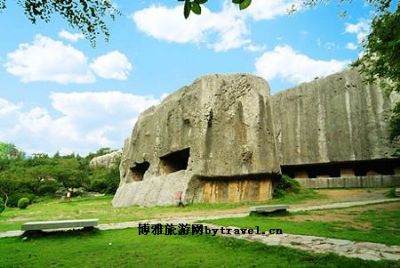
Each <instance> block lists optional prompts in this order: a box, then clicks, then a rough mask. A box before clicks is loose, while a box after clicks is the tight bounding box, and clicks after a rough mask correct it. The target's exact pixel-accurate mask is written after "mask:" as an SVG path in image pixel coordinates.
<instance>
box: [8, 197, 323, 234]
mask: <svg viewBox="0 0 400 268" xmlns="http://www.w3.org/2000/svg"><path fill="white" fill-rule="evenodd" d="M324 198H326V197H325V196H323V195H320V194H318V193H316V192H315V191H311V190H303V191H302V192H301V193H300V194H292V195H287V196H286V197H284V198H281V199H274V200H270V201H268V202H248V203H232V204H193V205H189V206H186V207H184V208H179V207H176V206H165V207H138V206H131V207H127V208H114V207H112V205H111V200H112V196H104V197H95V198H93V197H92V198H74V199H72V200H71V201H62V200H55V199H53V200H47V201H43V202H40V203H34V204H32V205H31V206H29V207H28V208H27V209H25V210H21V209H18V208H7V209H6V210H5V211H4V212H3V213H1V214H0V232H3V231H8V230H19V229H20V227H21V224H22V223H23V222H26V221H37V220H61V219H83V218H98V219H99V220H100V223H115V222H125V221H137V220H142V219H152V218H160V217H169V216H171V215H173V216H185V215H189V214H193V213H199V214H201V213H202V212H204V213H203V214H206V213H207V212H210V211H219V210H227V209H235V208H240V207H248V206H251V205H261V204H277V203H286V204H293V203H301V202H303V201H306V200H312V199H324Z"/></svg>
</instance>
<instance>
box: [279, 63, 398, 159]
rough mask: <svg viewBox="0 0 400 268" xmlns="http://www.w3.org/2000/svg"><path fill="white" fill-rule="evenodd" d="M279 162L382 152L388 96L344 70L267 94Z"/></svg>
mask: <svg viewBox="0 0 400 268" xmlns="http://www.w3.org/2000/svg"><path fill="white" fill-rule="evenodd" d="M272 107H273V108H272V110H273V121H274V127H275V137H276V140H277V146H278V150H277V151H278V154H279V159H280V161H281V165H293V164H309V163H326V162H335V161H336V162H338V161H340V162H344V161H353V160H370V159H381V158H388V157H390V156H391V155H392V154H393V148H392V146H390V144H389V139H388V127H387V122H388V118H389V117H390V109H391V102H390V99H389V98H387V97H385V96H384V94H383V92H382V90H380V89H379V88H377V87H376V86H374V85H365V84H363V83H362V79H361V76H360V75H359V74H358V72H357V71H356V70H346V71H344V72H341V73H337V74H334V75H331V76H328V77H326V78H323V79H319V80H315V81H313V82H310V83H303V84H301V85H299V86H297V87H294V88H292V89H289V90H285V91H283V92H280V93H278V94H276V95H274V96H272Z"/></svg>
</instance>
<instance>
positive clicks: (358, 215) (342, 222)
mask: <svg viewBox="0 0 400 268" xmlns="http://www.w3.org/2000/svg"><path fill="white" fill-rule="evenodd" d="M207 222H209V223H213V224H218V225H223V226H237V227H243V228H244V227H247V228H254V226H260V229H261V230H263V231H265V230H269V229H271V228H280V229H282V230H283V232H284V233H290V234H302V235H315V236H324V237H333V238H341V239H348V240H355V241H369V242H377V243H384V244H391V245H400V202H394V203H388V204H380V205H369V206H363V207H355V208H354V207H353V208H346V209H330V210H320V211H309V212H303V213H291V214H289V215H287V216H276V217H275V216H248V217H245V218H232V219H219V220H209V221H207Z"/></svg>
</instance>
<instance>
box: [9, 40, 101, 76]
mask: <svg viewBox="0 0 400 268" xmlns="http://www.w3.org/2000/svg"><path fill="white" fill-rule="evenodd" d="M4 67H5V68H6V70H7V72H9V73H10V74H12V75H15V76H18V77H20V78H21V81H22V82H24V83H28V82H33V81H52V82H57V83H61V84H67V83H93V82H94V81H95V76H94V75H93V74H92V72H91V71H90V69H89V68H88V63H87V57H86V56H85V55H84V53H83V52H81V51H79V50H77V49H75V48H73V47H72V46H70V45H65V44H63V43H62V42H61V41H55V40H53V39H51V38H49V37H45V36H42V35H36V36H35V39H34V40H33V42H32V43H23V44H20V45H19V46H18V49H17V50H15V51H14V52H11V53H9V54H8V55H7V62H6V63H5V65H4Z"/></svg>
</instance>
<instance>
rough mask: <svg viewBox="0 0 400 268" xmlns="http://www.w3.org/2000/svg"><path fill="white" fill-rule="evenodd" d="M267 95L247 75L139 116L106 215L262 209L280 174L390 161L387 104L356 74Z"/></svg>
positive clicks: (205, 80) (206, 85) (218, 80)
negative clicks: (185, 207)
mask: <svg viewBox="0 0 400 268" xmlns="http://www.w3.org/2000/svg"><path fill="white" fill-rule="evenodd" d="M269 91H270V89H269V86H268V84H267V82H266V81H264V80H263V79H261V78H259V77H256V76H253V75H244V74H237V75H209V76H204V77H202V78H200V79H197V80H196V81H194V82H193V84H192V85H190V86H185V87H183V88H181V89H180V90H178V91H177V92H175V93H173V94H171V95H170V96H168V97H167V98H166V99H164V101H163V102H162V103H161V104H160V105H158V106H156V107H152V108H150V109H148V110H146V111H145V112H144V113H142V114H141V116H140V117H139V119H138V121H137V123H136V125H135V127H134V129H133V132H132V135H131V137H130V138H129V139H127V140H126V142H125V145H124V149H123V153H122V159H121V165H120V173H121V181H120V186H119V188H118V190H117V193H116V195H115V197H114V199H113V205H114V206H127V205H131V204H139V205H154V204H158V205H164V204H174V203H175V202H176V201H177V200H176V197H177V196H178V197H182V200H183V201H185V202H239V201H256V200H267V199H269V198H271V196H272V190H273V184H274V179H275V178H277V177H279V175H280V173H281V171H280V166H281V165H298V164H312V163H329V162H340V161H344V162H346V161H347V162H348V161H355V160H367V159H369V160H370V159H382V158H390V157H391V153H392V148H391V147H390V145H389V143H388V139H387V122H388V119H389V110H390V107H391V102H390V100H389V99H388V98H385V97H384V94H383V92H381V91H380V90H379V89H378V88H377V87H375V86H370V85H364V84H363V83H362V81H361V77H360V75H359V74H358V73H357V71H355V70H347V71H344V72H342V73H339V74H335V75H331V76H329V77H326V78H323V79H319V80H315V81H313V82H311V83H304V84H301V85H299V86H298V87H295V88H293V89H289V90H286V91H283V92H281V93H278V94H275V95H273V96H270V94H269ZM177 192H180V193H182V195H181V194H180V193H178V194H177Z"/></svg>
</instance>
